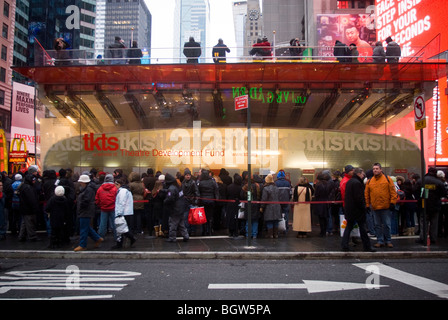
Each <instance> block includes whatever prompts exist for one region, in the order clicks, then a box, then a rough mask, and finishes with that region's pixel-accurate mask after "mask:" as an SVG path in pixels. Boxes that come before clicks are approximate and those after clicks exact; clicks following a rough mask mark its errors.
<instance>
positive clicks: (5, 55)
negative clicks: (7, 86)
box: [1, 45, 8, 61]
mask: <svg viewBox="0 0 448 320" xmlns="http://www.w3.org/2000/svg"><path fill="white" fill-rule="evenodd" d="M7 54H8V48H6V47H5V46H4V45H2V55H1V58H2V60H4V61H6V58H7Z"/></svg>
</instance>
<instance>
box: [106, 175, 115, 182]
mask: <svg viewBox="0 0 448 320" xmlns="http://www.w3.org/2000/svg"><path fill="white" fill-rule="evenodd" d="M104 182H114V176H113V175H111V174H110V173H109V174H106V176H105V177H104Z"/></svg>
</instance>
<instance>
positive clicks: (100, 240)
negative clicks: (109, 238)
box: [95, 238, 104, 248]
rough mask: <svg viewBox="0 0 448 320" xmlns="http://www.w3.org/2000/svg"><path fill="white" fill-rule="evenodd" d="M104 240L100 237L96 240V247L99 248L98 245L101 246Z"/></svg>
mask: <svg viewBox="0 0 448 320" xmlns="http://www.w3.org/2000/svg"><path fill="white" fill-rule="evenodd" d="M103 241H104V239H103V238H99V239H98V240H96V242H95V248H98V247H99V246H100V244H101V242H103Z"/></svg>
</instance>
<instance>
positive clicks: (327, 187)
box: [312, 173, 334, 237]
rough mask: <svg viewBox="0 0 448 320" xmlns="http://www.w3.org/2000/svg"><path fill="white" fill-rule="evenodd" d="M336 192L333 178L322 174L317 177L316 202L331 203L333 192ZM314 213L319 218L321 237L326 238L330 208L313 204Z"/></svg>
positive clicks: (326, 204)
mask: <svg viewBox="0 0 448 320" xmlns="http://www.w3.org/2000/svg"><path fill="white" fill-rule="evenodd" d="M333 191H334V183H333V181H332V180H331V176H330V175H329V174H327V173H320V174H319V175H318V176H317V183H316V186H315V189H314V201H316V202H321V201H330V199H331V196H332V192H333ZM312 208H313V212H314V213H315V214H316V215H317V216H318V218H319V226H320V236H321V237H325V236H326V234H327V227H328V218H329V208H330V205H329V204H328V203H315V204H314V203H313V204H312Z"/></svg>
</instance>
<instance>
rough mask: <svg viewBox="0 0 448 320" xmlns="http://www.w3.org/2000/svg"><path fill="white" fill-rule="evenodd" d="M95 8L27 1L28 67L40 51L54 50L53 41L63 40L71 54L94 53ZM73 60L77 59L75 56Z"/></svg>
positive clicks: (87, 3) (80, 1) (87, 0)
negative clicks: (72, 52) (28, 6)
mask: <svg viewBox="0 0 448 320" xmlns="http://www.w3.org/2000/svg"><path fill="white" fill-rule="evenodd" d="M95 5H96V1H93V0H75V1H69V0H32V1H30V14H29V24H28V40H29V41H28V42H29V47H28V49H29V56H28V63H29V64H30V65H33V64H34V59H35V58H37V57H38V56H36V54H37V53H38V51H39V50H40V48H41V47H42V48H43V49H44V50H53V41H54V39H55V38H64V40H65V41H66V42H68V43H69V45H70V49H72V50H83V51H84V50H93V49H94V42H95V16H96V15H95ZM36 50H37V51H36ZM92 56H93V52H92ZM73 57H76V52H74V55H73Z"/></svg>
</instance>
